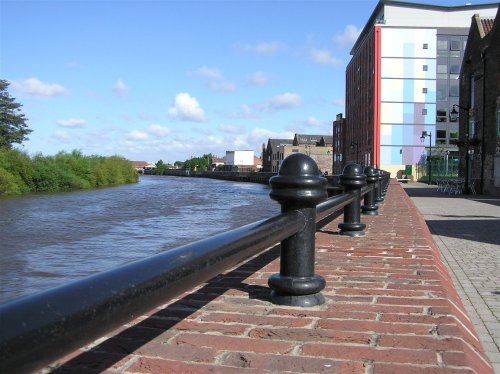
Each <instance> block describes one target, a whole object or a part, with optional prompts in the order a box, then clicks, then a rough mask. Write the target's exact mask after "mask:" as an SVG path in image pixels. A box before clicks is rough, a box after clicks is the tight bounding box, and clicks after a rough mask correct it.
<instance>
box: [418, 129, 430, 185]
mask: <svg viewBox="0 0 500 374" xmlns="http://www.w3.org/2000/svg"><path fill="white" fill-rule="evenodd" d="M426 137H429V166H428V168H429V181H428V182H427V184H429V185H430V184H431V182H432V132H430V131H429V132H427V131H422V136H421V137H420V141H421V142H424V141H425V138H426Z"/></svg>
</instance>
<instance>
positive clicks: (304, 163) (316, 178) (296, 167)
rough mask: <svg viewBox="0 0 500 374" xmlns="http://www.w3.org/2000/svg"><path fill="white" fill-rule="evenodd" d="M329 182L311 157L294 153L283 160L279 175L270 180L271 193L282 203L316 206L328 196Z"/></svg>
mask: <svg viewBox="0 0 500 374" xmlns="http://www.w3.org/2000/svg"><path fill="white" fill-rule="evenodd" d="M327 183H328V182H327V180H326V178H323V177H322V176H321V172H320V171H319V168H318V165H317V164H316V162H315V161H314V160H313V159H312V158H311V157H309V156H307V155H305V154H303V153H294V154H292V155H290V156H288V157H287V158H285V159H284V160H283V162H282V163H281V167H280V170H279V171H278V175H275V176H274V177H272V178H271V179H270V180H269V184H270V185H271V193H270V194H269V195H270V196H271V199H273V200H276V201H277V202H279V203H280V204H287V203H291V204H297V203H298V204H300V205H304V206H315V205H316V204H318V203H320V202H322V201H324V200H326V199H327V198H328V193H327V189H326V186H327Z"/></svg>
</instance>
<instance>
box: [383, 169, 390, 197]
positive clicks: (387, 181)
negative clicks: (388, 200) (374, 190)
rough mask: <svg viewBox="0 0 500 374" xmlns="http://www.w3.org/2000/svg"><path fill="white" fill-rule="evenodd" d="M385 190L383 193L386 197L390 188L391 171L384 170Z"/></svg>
mask: <svg viewBox="0 0 500 374" xmlns="http://www.w3.org/2000/svg"><path fill="white" fill-rule="evenodd" d="M383 173H384V190H383V195H384V198H385V195H386V194H387V190H388V189H389V183H390V182H391V173H389V172H388V171H384V172H383Z"/></svg>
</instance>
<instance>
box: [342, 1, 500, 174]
mask: <svg viewBox="0 0 500 374" xmlns="http://www.w3.org/2000/svg"><path fill="white" fill-rule="evenodd" d="M498 6H499V3H489V4H480V5H463V6H441V5H429V4H416V3H408V2H400V1H389V0H381V1H379V3H378V4H377V6H376V8H375V10H374V11H373V13H372V15H371V17H370V19H369V20H368V22H367V23H366V25H365V27H364V28H363V30H362V32H361V34H360V36H359V37H358V39H357V41H356V43H355V45H354V47H353V48H352V50H351V55H352V58H351V61H350V62H349V64H348V66H347V69H346V118H345V120H346V122H345V124H344V125H343V126H342V127H343V128H342V140H343V142H344V143H345V144H343V145H342V148H343V149H345V155H344V157H343V163H344V164H346V163H347V162H348V160H351V161H352V160H355V159H356V158H357V159H358V161H359V162H362V163H364V164H367V165H368V164H372V165H376V166H378V167H381V168H383V169H385V170H389V171H391V172H393V173H394V174H395V173H396V172H397V171H398V170H404V169H405V165H414V164H416V163H418V162H419V161H421V160H425V159H426V156H427V155H428V152H429V146H431V147H436V146H437V147H440V148H442V150H443V151H448V152H451V153H452V154H457V155H458V148H457V146H456V142H457V140H458V135H459V128H458V121H457V120H456V118H452V117H453V116H450V112H451V110H452V108H453V105H455V104H458V102H459V74H460V67H461V65H462V60H463V56H464V51H465V48H466V44H467V43H466V42H467V36H468V34H469V28H470V24H471V17H473V16H474V14H476V13H480V14H481V16H484V17H492V18H494V16H495V14H496V12H497V9H498ZM424 131H426V134H427V135H430V136H429V139H428V140H426V141H425V143H423V142H422V141H421V137H422V132H424ZM429 141H430V142H429ZM351 144H355V145H356V147H352V146H349V145H351ZM343 166H345V165H343Z"/></svg>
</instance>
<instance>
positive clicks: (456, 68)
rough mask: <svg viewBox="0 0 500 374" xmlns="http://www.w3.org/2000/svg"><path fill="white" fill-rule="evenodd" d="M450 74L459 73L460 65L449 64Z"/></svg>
mask: <svg viewBox="0 0 500 374" xmlns="http://www.w3.org/2000/svg"><path fill="white" fill-rule="evenodd" d="M450 74H460V65H456V64H453V65H451V66H450Z"/></svg>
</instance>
